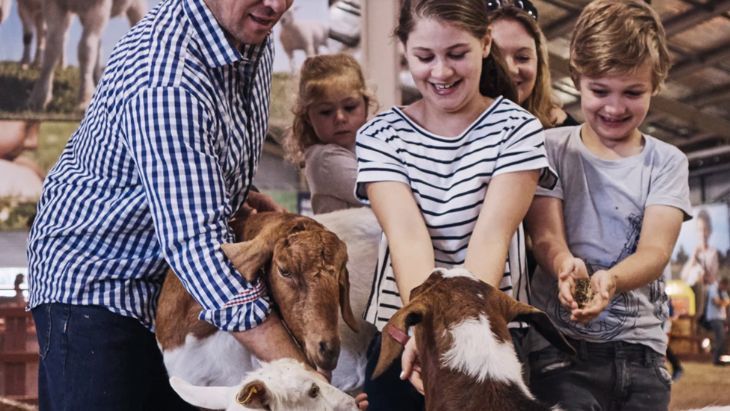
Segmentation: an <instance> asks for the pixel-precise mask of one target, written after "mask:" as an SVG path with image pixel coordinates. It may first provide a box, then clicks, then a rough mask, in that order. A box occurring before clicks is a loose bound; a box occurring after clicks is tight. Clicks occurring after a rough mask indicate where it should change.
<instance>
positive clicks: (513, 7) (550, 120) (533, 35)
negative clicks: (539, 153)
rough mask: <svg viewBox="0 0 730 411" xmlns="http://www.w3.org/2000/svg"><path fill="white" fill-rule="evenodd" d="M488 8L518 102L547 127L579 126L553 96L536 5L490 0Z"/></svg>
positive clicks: (494, 35) (544, 42)
mask: <svg viewBox="0 0 730 411" xmlns="http://www.w3.org/2000/svg"><path fill="white" fill-rule="evenodd" d="M487 9H488V10H489V18H488V19H489V20H488V21H489V28H490V29H491V33H492V38H493V39H494V44H495V45H496V46H497V47H498V48H499V51H500V54H501V55H502V58H503V59H504V63H505V66H506V68H507V69H508V72H509V74H510V77H511V78H512V81H513V82H514V84H515V87H516V88H517V94H518V97H517V100H518V101H516V103H518V104H520V105H521V106H522V107H524V108H525V109H526V110H527V111H529V112H530V113H532V114H533V115H534V116H535V117H537V118H538V119H539V120H540V122H541V123H542V125H543V127H544V128H551V127H559V126H569V125H577V124H578V123H577V122H576V121H575V119H573V118H572V117H570V115H568V114H567V113H566V112H564V111H563V110H562V109H561V108H560V106H559V104H558V103H557V102H556V100H555V99H554V98H553V93H552V87H551V84H552V82H551V80H550V68H549V67H548V52H547V44H546V43H547V42H546V40H545V36H544V35H543V33H542V31H541V30H540V26H539V25H538V24H537V17H538V13H537V9H536V8H535V6H534V5H533V4H532V3H531V2H530V1H529V0H515V1H509V0H489V1H488V2H487Z"/></svg>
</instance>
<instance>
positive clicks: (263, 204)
mask: <svg viewBox="0 0 730 411" xmlns="http://www.w3.org/2000/svg"><path fill="white" fill-rule="evenodd" d="M259 211H262V212H263V211H276V212H279V213H285V212H286V211H287V209H286V208H284V207H283V206H282V205H280V204H278V203H277V202H276V201H274V199H273V198H271V196H269V195H267V194H264V193H260V192H258V191H249V192H248V197H246V201H245V202H244V203H243V205H242V206H241V208H240V209H238V211H237V212H236V215H235V216H234V217H235V218H236V219H242V220H245V219H246V217H248V216H249V215H251V214H256V213H257V212H259Z"/></svg>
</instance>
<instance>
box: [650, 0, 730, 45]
mask: <svg viewBox="0 0 730 411" xmlns="http://www.w3.org/2000/svg"><path fill="white" fill-rule="evenodd" d="M726 11H730V0H716V1H710V2H708V3H707V4H705V5H703V6H698V7H693V8H692V9H690V10H688V11H687V12H686V13H680V14H676V15H674V16H672V17H670V18H668V19H666V20H664V21H663V24H664V30H665V31H666V32H667V37H671V36H674V35H675V34H678V33H681V32H683V31H685V30H687V29H689V28H691V27H694V26H696V25H698V24H700V23H702V22H705V21H707V20H710V19H711V18H713V17H716V16H719V15H721V14H723V13H725V12H726Z"/></svg>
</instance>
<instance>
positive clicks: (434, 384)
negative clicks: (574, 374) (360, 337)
mask: <svg viewBox="0 0 730 411" xmlns="http://www.w3.org/2000/svg"><path fill="white" fill-rule="evenodd" d="M511 321H526V322H529V323H531V324H532V326H533V327H535V329H536V330H537V331H539V332H540V333H541V334H542V335H543V336H545V338H547V339H548V341H550V342H552V343H553V344H555V345H556V347H558V348H561V349H563V350H565V351H568V352H571V353H575V350H574V349H573V347H571V346H570V344H569V343H568V342H567V341H566V340H565V338H564V337H563V336H562V335H561V334H560V333H559V332H558V331H557V329H556V328H555V326H554V325H553V324H552V322H550V320H549V318H548V317H547V315H546V314H545V313H543V312H542V311H540V310H538V309H536V308H534V307H531V306H529V305H526V304H523V303H520V302H518V301H516V300H514V299H513V298H511V297H509V296H507V295H506V294H505V293H503V292H501V291H499V290H498V289H496V288H494V287H492V286H490V285H488V284H486V283H484V282H482V281H479V280H478V279H477V278H475V277H474V276H473V275H472V274H471V273H470V272H469V271H467V270H465V269H463V268H454V269H450V270H444V269H436V270H434V272H433V273H431V275H430V276H429V277H428V279H427V280H426V282H424V283H423V284H421V285H420V286H418V287H416V288H414V289H413V290H412V291H411V299H410V302H409V303H408V304H407V305H406V306H404V307H403V308H401V309H400V310H398V312H396V314H395V315H393V317H391V319H390V321H388V324H387V325H386V327H385V328H384V329H383V338H382V340H381V351H380V357H379V358H378V364H377V366H376V368H375V371H374V373H373V378H377V377H378V376H379V375H380V374H382V373H383V372H384V371H385V370H386V369H387V368H388V367H389V366H390V365H391V364H392V362H393V361H394V360H396V359H397V358H399V356H400V354H401V353H402V352H403V346H402V345H400V343H399V342H398V341H401V342H403V336H404V335H405V333H406V332H407V331H408V328H410V327H413V330H412V331H413V335H414V338H416V344H417V346H418V349H419V358H420V362H421V369H422V373H421V377H422V378H423V385H424V391H425V399H426V410H439V411H448V410H458V411H468V410H550V409H551V408H550V407H548V406H546V405H544V404H541V403H540V402H538V401H537V400H536V399H535V398H534V396H533V395H532V394H531V393H530V391H529V390H528V388H527V386H526V385H525V383H524V381H523V380H522V366H521V364H520V362H519V361H518V360H517V355H516V354H515V351H514V347H513V345H512V341H511V337H510V333H509V330H508V329H507V323H509V322H511Z"/></svg>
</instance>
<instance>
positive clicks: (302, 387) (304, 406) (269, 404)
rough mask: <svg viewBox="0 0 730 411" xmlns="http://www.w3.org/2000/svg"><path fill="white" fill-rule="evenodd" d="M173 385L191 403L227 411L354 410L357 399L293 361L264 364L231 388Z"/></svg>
mask: <svg viewBox="0 0 730 411" xmlns="http://www.w3.org/2000/svg"><path fill="white" fill-rule="evenodd" d="M170 385H172V388H173V389H174V390H175V391H176V392H177V393H178V394H179V395H180V397H181V398H182V399H183V400H185V401H187V402H188V403H190V404H192V405H195V406H198V407H202V408H206V409H214V410H219V409H225V410H226V411H245V410H269V411H284V410H286V411H355V410H357V409H358V408H357V406H356V404H355V399H354V398H352V397H351V396H349V395H347V394H345V393H343V392H342V391H340V390H338V389H336V388H335V387H333V386H331V385H329V384H327V383H326V382H324V381H323V380H322V379H321V378H319V377H317V376H316V375H315V374H314V372H312V371H307V370H306V369H305V368H304V367H303V366H302V364H300V363H298V362H297V361H295V360H292V359H288V358H287V359H281V360H277V361H272V362H270V363H264V364H262V366H261V368H259V369H257V370H255V371H251V372H250V373H249V374H248V375H247V376H246V378H245V380H244V381H243V382H242V383H241V384H239V385H236V386H232V387H201V386H194V385H191V384H190V383H188V382H186V381H184V380H182V379H180V378H176V377H173V378H170Z"/></svg>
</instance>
